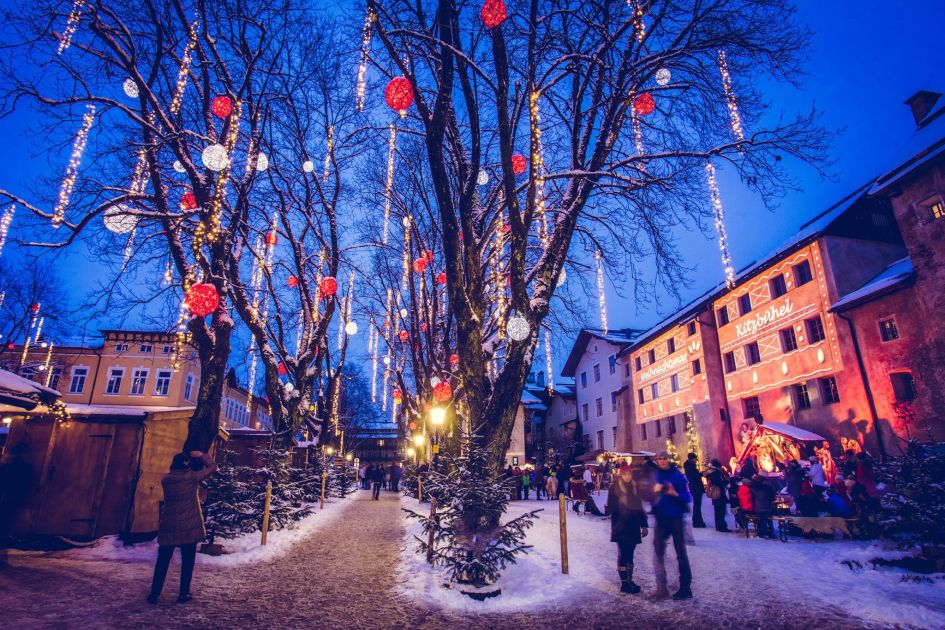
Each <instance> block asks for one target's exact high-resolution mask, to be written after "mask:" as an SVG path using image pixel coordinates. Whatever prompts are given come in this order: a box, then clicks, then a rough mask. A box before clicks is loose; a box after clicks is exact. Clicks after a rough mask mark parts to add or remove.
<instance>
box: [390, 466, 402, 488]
mask: <svg viewBox="0 0 945 630" xmlns="http://www.w3.org/2000/svg"><path fill="white" fill-rule="evenodd" d="M403 474H404V469H403V468H401V467H400V462H394V463H393V464H391V467H390V483H391V490H393V491H394V492H399V491H400V478H401V477H402V476H403Z"/></svg>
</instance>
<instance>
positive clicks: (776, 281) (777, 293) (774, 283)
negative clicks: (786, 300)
mask: <svg viewBox="0 0 945 630" xmlns="http://www.w3.org/2000/svg"><path fill="white" fill-rule="evenodd" d="M768 290H769V291H771V299H772V300H774V299H776V298H779V297H781V296H782V295H784V294H785V293H787V282H785V281H784V275H783V274H780V273H779V274H778V275H776V276H775V277H773V278H771V280H769V281H768Z"/></svg>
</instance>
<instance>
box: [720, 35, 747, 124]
mask: <svg viewBox="0 0 945 630" xmlns="http://www.w3.org/2000/svg"><path fill="white" fill-rule="evenodd" d="M719 74H721V75H722V89H723V90H724V92H725V102H726V104H727V105H728V115H729V118H731V121H732V133H733V134H735V138H736V139H737V140H739V141H741V140H744V139H745V130H744V129H743V128H742V117H741V114H739V113H738V102H737V101H736V100H735V92H734V91H733V90H732V75H731V74H729V71H728V61H727V60H726V59H725V51H724V50H719Z"/></svg>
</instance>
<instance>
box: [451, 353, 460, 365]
mask: <svg viewBox="0 0 945 630" xmlns="http://www.w3.org/2000/svg"><path fill="white" fill-rule="evenodd" d="M450 365H459V355H458V354H451V355H450Z"/></svg>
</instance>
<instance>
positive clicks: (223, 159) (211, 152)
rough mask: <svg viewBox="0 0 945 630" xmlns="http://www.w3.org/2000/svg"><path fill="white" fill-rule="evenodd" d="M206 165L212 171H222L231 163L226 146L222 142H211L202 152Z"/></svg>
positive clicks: (201, 156) (201, 157)
mask: <svg viewBox="0 0 945 630" xmlns="http://www.w3.org/2000/svg"><path fill="white" fill-rule="evenodd" d="M200 159H202V160H203V164H204V166H206V167H207V168H209V169H210V170H211V171H217V172H218V171H222V170H223V169H224V168H226V165H227V164H229V162H230V158H229V156H227V154H226V147H224V146H223V145H222V144H211V145H210V146H208V147H207V148H206V149H204V150H203V153H201V154H200Z"/></svg>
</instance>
